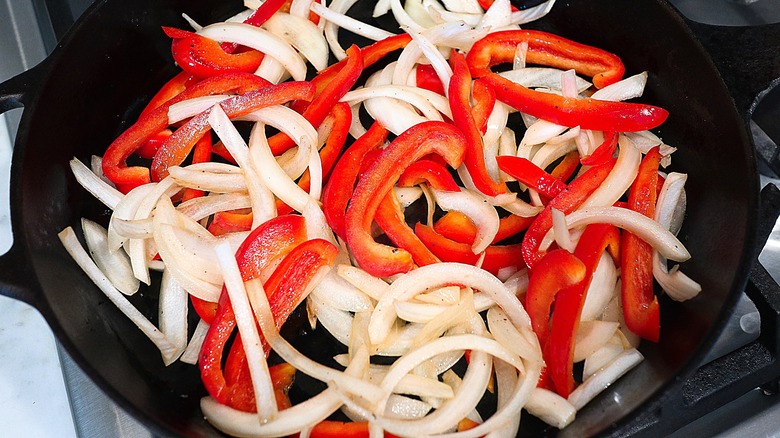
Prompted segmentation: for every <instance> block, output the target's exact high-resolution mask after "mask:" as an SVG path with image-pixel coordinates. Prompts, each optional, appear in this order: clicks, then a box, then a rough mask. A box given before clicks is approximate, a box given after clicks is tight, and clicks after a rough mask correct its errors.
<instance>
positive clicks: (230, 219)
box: [208, 211, 252, 236]
mask: <svg viewBox="0 0 780 438" xmlns="http://www.w3.org/2000/svg"><path fill="white" fill-rule="evenodd" d="M250 229H252V213H251V212H249V213H237V212H230V211H220V212H217V213H214V217H213V218H212V219H211V223H210V224H209V227H208V230H209V233H211V234H213V235H215V236H221V235H223V234H227V233H233V232H236V231H249V230H250Z"/></svg>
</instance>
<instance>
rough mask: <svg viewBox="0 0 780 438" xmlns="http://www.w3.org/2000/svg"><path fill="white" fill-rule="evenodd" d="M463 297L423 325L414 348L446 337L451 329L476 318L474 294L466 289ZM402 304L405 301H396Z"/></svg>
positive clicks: (413, 345) (415, 340)
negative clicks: (443, 336)
mask: <svg viewBox="0 0 780 438" xmlns="http://www.w3.org/2000/svg"><path fill="white" fill-rule="evenodd" d="M461 295H463V297H462V299H461V300H460V301H459V302H458V303H457V304H455V305H454V306H447V308H446V309H445V310H444V311H443V312H441V313H439V314H438V315H435V316H434V317H433V318H432V319H431V320H430V321H428V322H426V323H425V324H424V325H423V328H422V330H420V333H419V334H418V335H417V336H416V337H415V338H414V341H413V343H412V348H417V347H421V346H424V345H427V343H428V342H430V341H432V340H434V339H436V338H438V337H440V336H442V335H444V334H445V333H447V332H448V331H449V330H450V329H454V328H456V327H458V326H463V325H465V324H466V323H467V322H468V321H469V320H470V318H473V317H474V315H475V310H474V299H473V292H472V291H471V289H469V288H466V289H464V292H463V293H462V294H461ZM401 302H403V301H396V302H395V304H397V303H401Z"/></svg>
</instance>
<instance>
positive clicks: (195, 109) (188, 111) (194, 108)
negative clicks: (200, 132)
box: [168, 94, 231, 125]
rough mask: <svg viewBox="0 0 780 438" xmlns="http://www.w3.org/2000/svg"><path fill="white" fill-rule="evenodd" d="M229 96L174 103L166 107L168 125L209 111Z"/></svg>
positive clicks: (198, 98)
mask: <svg viewBox="0 0 780 438" xmlns="http://www.w3.org/2000/svg"><path fill="white" fill-rule="evenodd" d="M229 97H231V96H229V95H224V94H217V95H211V96H201V97H194V98H192V99H187V100H183V101H181V102H176V103H174V104H173V105H171V106H170V107H168V124H169V125H173V124H175V123H179V122H181V121H182V120H184V119H188V118H190V117H193V116H196V115H198V114H200V113H202V112H203V111H207V110H209V109H211V108H212V107H213V106H214V105H217V104H218V103H220V102H222V101H223V100H225V99H227V98H229Z"/></svg>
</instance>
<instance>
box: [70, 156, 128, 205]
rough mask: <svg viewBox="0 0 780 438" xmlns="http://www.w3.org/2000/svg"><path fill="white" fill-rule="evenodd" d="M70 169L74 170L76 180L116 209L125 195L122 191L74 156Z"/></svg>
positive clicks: (97, 197)
mask: <svg viewBox="0 0 780 438" xmlns="http://www.w3.org/2000/svg"><path fill="white" fill-rule="evenodd" d="M70 170H71V171H72V172H73V176H74V177H76V181H78V183H79V184H81V186H82V187H84V189H85V190H86V191H88V192H89V193H90V194H91V195H92V196H94V197H95V198H96V199H97V200H98V201H100V202H102V203H103V205H105V206H106V207H108V208H110V209H111V210H114V209H115V208H116V206H117V204H119V201H120V200H122V198H123V197H124V195H123V194H122V192H120V191H119V190H117V189H115V188H114V187H112V186H110V185H109V184H108V183H106V182H105V181H103V180H102V179H100V177H99V176H98V175H96V174H95V173H94V172H92V171H91V170H90V169H89V167H87V166H86V165H85V164H84V163H82V162H81V161H79V160H78V159H76V158H72V159H71V160H70Z"/></svg>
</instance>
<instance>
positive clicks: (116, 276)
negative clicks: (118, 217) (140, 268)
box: [81, 218, 141, 295]
mask: <svg viewBox="0 0 780 438" xmlns="http://www.w3.org/2000/svg"><path fill="white" fill-rule="evenodd" d="M81 228H82V229H83V230H84V240H85V241H86V243H87V248H88V249H89V253H90V255H91V256H92V259H93V260H94V261H95V264H96V265H97V266H98V268H100V271H101V272H103V274H105V276H106V278H108V280H109V281H110V282H111V284H112V285H114V287H115V288H116V289H117V290H118V291H120V292H122V293H123V294H125V295H133V294H135V293H136V292H138V287H139V286H140V285H141V282H140V281H138V279H137V278H135V276H134V275H133V267H132V266H131V265H130V258H129V257H128V256H127V254H126V253H125V252H124V251H122V250H118V251H111V250H110V249H109V247H108V232H107V231H106V229H105V228H103V227H101V226H100V225H98V224H97V223H95V222H92V221H91V220H88V219H83V218H82V219H81Z"/></svg>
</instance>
